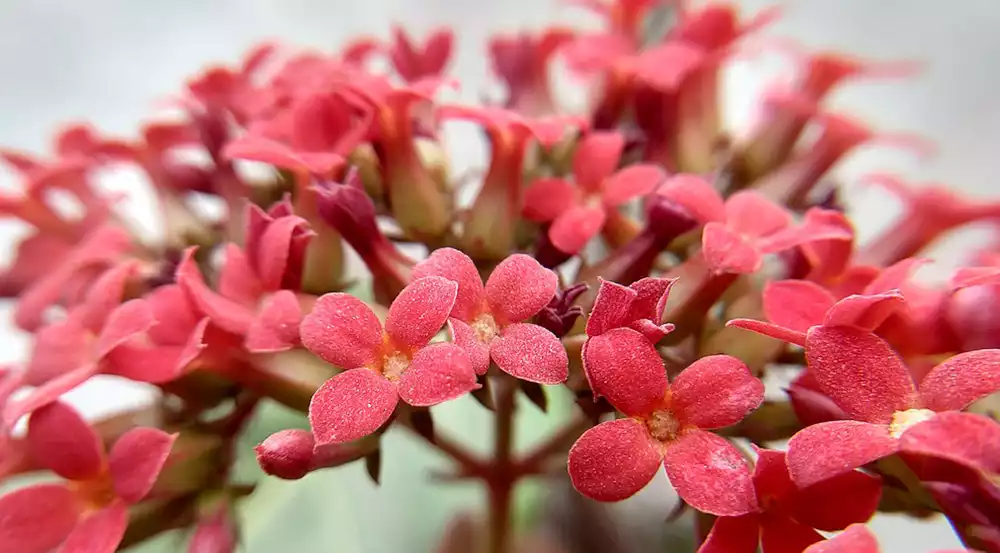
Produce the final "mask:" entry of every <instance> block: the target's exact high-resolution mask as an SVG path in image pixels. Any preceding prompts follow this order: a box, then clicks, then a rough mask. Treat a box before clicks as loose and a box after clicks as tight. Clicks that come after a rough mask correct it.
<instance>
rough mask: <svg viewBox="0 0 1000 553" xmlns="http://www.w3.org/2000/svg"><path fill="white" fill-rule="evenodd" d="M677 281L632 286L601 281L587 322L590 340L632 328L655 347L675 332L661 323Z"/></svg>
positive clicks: (650, 279) (643, 281) (651, 280)
mask: <svg viewBox="0 0 1000 553" xmlns="http://www.w3.org/2000/svg"><path fill="white" fill-rule="evenodd" d="M674 282H675V279H671V278H654V277H648V278H644V279H641V280H638V281H636V282H633V283H632V284H630V285H629V286H622V285H621V284H618V283H616V282H610V281H607V280H602V281H601V287H600V289H599V290H598V291H597V299H595V300H594V307H593V309H591V311H590V318H589V319H587V336H588V337H589V338H594V337H596V336H600V335H602V334H604V333H605V332H607V331H609V330H612V329H615V328H631V329H632V330H635V331H637V332H640V333H642V335H643V336H645V337H646V339H647V340H649V341H650V342H652V343H654V344H655V343H656V342H658V341H659V340H660V338H663V337H664V336H666V335H667V334H668V333H669V332H670V331H672V330H673V329H674V325H673V324H671V323H661V321H662V319H663V310H664V309H665V308H666V305H667V296H668V295H669V294H670V288H671V287H672V286H673V285H674Z"/></svg>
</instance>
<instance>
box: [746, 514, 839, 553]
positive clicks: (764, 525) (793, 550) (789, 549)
mask: <svg viewBox="0 0 1000 553" xmlns="http://www.w3.org/2000/svg"><path fill="white" fill-rule="evenodd" d="M819 541H823V536H821V535H820V534H819V532H817V531H815V530H813V529H812V528H809V527H808V526H803V525H801V524H799V523H798V522H795V521H794V520H792V519H790V518H788V517H784V516H780V515H778V516H770V517H762V522H761V528H760V546H761V547H760V548H761V551H765V552H767V553H801V552H802V550H803V549H805V548H806V547H809V546H810V545H812V544H814V543H816V542H819Z"/></svg>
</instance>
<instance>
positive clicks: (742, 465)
mask: <svg viewBox="0 0 1000 553" xmlns="http://www.w3.org/2000/svg"><path fill="white" fill-rule="evenodd" d="M583 356H584V364H585V365H586V366H587V378H588V380H589V381H590V386H591V389H592V390H593V391H594V394H595V395H598V396H604V397H605V398H607V400H608V401H609V402H610V403H611V405H613V406H614V407H615V409H617V410H618V411H620V412H622V413H624V414H625V415H627V416H628V418H622V419H618V420H614V421H609V422H604V423H601V424H599V425H597V426H595V427H594V428H592V429H590V430H588V431H587V432H586V433H584V434H583V436H581V437H580V439H579V440H577V442H576V444H574V445H573V448H572V449H571V450H570V452H569V475H570V478H571V479H572V481H573V485H574V487H576V489H577V490H578V491H579V492H580V493H582V494H583V495H585V496H587V497H590V498H592V499H596V500H599V501H618V500H621V499H625V498H627V497H629V496H631V495H633V494H634V493H636V492H638V491H639V490H640V489H642V487H643V486H645V485H646V484H647V483H648V482H649V481H650V480H651V479H652V478H653V476H654V475H655V474H656V471H657V468H658V467H659V466H660V464H661V463H662V464H663V465H664V466H665V467H666V470H667V476H668V477H669V478H670V482H671V483H672V484H673V486H674V488H675V489H676V490H677V494H678V495H679V496H680V497H681V499H683V500H684V501H686V502H687V503H688V504H689V505H691V506H692V507H694V508H696V509H698V510H699V511H704V512H706V513H711V514H715V515H720V516H739V515H744V514H747V513H751V512H754V511H756V510H757V509H758V507H759V505H758V504H757V498H756V495H755V494H754V490H753V483H752V482H751V480H750V473H749V471H748V470H747V468H746V463H747V461H746V459H745V458H744V457H743V455H742V454H741V453H740V451H739V450H738V449H736V447H735V446H733V445H732V444H731V443H730V442H729V441H727V440H726V439H725V438H722V437H719V436H718V435H716V434H713V433H711V432H706V431H705V430H703V429H712V428H722V427H724V426H729V425H731V424H735V423H737V422H739V421H740V420H742V419H743V417H745V416H746V415H747V413H749V412H750V411H753V410H754V409H756V408H757V406H758V405H760V403H761V402H762V401H763V399H764V385H763V384H762V383H761V382H760V380H758V379H756V378H754V377H753V376H752V375H751V374H750V371H749V370H748V369H747V367H746V365H744V364H743V363H741V362H740V361H739V360H738V359H736V358H733V357H729V356H726V355H714V356H710V357H704V358H702V359H699V360H698V361H695V362H694V363H693V364H692V365H691V366H689V367H688V368H687V369H685V370H684V371H683V372H681V374H680V375H679V376H678V377H677V378H676V379H674V381H673V382H672V383H668V382H667V374H666V370H665V369H664V367H663V361H662V360H661V359H660V355H659V353H657V351H656V348H655V347H654V346H653V344H651V343H650V342H649V340H647V339H646V337H645V336H643V335H642V334H640V333H639V332H637V331H635V330H632V329H631V328H615V329H612V330H609V331H607V332H605V333H603V334H601V335H600V336H596V337H593V338H590V339H589V340H588V341H587V343H586V345H585V346H584V350H583Z"/></svg>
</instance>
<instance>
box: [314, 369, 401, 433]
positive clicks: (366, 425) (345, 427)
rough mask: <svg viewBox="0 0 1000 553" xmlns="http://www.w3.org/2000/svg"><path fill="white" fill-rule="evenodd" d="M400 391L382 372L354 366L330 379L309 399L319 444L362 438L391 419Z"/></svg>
mask: <svg viewBox="0 0 1000 553" xmlns="http://www.w3.org/2000/svg"><path fill="white" fill-rule="evenodd" d="M398 402H399V393H398V392H397V391H396V387H395V386H393V384H392V383H391V382H389V381H388V380H387V379H386V378H385V377H383V376H382V375H381V374H379V373H377V372H375V371H372V370H369V369H351V370H349V371H344V372H342V373H340V374H338V375H336V376H334V377H333V378H331V379H329V380H327V381H326V382H324V383H323V385H322V386H320V387H319V389H318V390H316V393H315V394H313V397H312V401H310V402H309V424H310V425H311V426H312V430H313V435H314V436H315V437H316V443H317V444H318V445H324V444H330V443H341V442H349V441H351V440H356V439H358V438H363V437H365V436H367V435H369V434H371V433H372V432H375V431H376V430H378V429H379V428H380V427H381V426H382V425H383V424H385V421H387V420H389V417H391V416H392V412H393V411H394V410H395V409H396V404H397V403H398Z"/></svg>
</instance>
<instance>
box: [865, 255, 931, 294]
mask: <svg viewBox="0 0 1000 553" xmlns="http://www.w3.org/2000/svg"><path fill="white" fill-rule="evenodd" d="M928 261H929V260H927V259H919V258H914V257H911V258H907V259H903V260H901V261H897V262H896V263H894V264H892V265H891V266H889V267H886V268H885V269H882V271H881V272H880V273H879V274H878V276H877V277H875V279H874V280H872V281H871V282H869V283H868V286H866V287H865V290H864V292H865V294H878V293H882V292H890V291H893V290H899V289H900V288H903V287H905V285H906V284H907V282H908V281H909V280H910V278H911V277H912V276H913V273H914V272H916V270H917V269H919V268H920V266H921V265H925V264H926V263H928Z"/></svg>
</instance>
